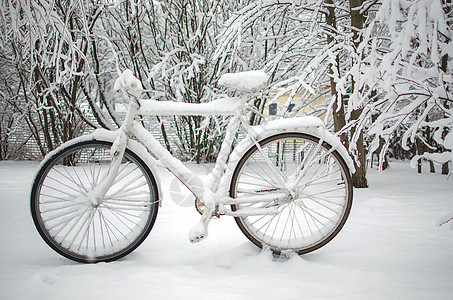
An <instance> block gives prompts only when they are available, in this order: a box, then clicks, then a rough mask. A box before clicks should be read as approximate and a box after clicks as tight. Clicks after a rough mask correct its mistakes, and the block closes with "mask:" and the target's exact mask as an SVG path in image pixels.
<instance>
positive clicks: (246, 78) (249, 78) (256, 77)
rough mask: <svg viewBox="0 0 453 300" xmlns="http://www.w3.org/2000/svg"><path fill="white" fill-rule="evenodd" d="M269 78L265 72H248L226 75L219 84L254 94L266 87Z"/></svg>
mask: <svg viewBox="0 0 453 300" xmlns="http://www.w3.org/2000/svg"><path fill="white" fill-rule="evenodd" d="M268 80H269V76H268V75H267V74H266V72H264V71H246V72H239V73H226V74H223V75H222V76H221V77H220V79H219V84H220V85H223V86H225V87H228V88H232V89H236V90H239V91H242V92H247V93H252V92H258V91H259V90H261V89H263V88H265V87H266V84H267V81H268Z"/></svg>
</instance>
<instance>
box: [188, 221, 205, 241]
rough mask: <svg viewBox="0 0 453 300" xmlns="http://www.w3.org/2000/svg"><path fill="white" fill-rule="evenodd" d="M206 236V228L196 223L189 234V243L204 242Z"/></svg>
mask: <svg viewBox="0 0 453 300" xmlns="http://www.w3.org/2000/svg"><path fill="white" fill-rule="evenodd" d="M207 236H208V233H207V231H206V228H205V227H204V225H203V223H201V222H200V223H198V224H197V225H196V226H195V227H193V228H192V229H191V230H190V232H189V241H190V242H191V243H198V242H200V241H202V240H204V239H205V238H206V237H207Z"/></svg>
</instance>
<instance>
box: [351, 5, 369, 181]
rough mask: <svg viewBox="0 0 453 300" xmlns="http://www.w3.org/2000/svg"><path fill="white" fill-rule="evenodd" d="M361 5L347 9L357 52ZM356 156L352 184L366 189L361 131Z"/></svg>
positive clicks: (355, 115)
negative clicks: (356, 160)
mask: <svg viewBox="0 0 453 300" xmlns="http://www.w3.org/2000/svg"><path fill="white" fill-rule="evenodd" d="M362 4H363V0H349V9H350V15H351V28H352V32H353V43H354V47H355V50H356V51H357V49H358V47H359V44H360V42H361V41H362V37H361V35H360V31H361V30H362V29H363V25H364V23H365V15H364V13H363V12H361V10H360V7H361V6H362ZM355 89H357V87H356V84H355V81H354V80H352V90H353V91H354V90H355ZM362 110H363V109H362V108H358V109H355V110H353V111H352V113H351V119H352V120H357V119H358V118H359V116H360V114H361V113H362ZM354 133H355V130H353V132H351V135H354ZM356 147H357V156H358V159H359V161H358V162H357V163H356V172H355V173H354V174H353V176H352V177H353V178H352V182H353V184H354V186H355V187H357V188H366V187H368V182H367V179H366V155H365V146H364V143H363V131H362V130H361V131H360V132H359V138H358V140H357V145H356Z"/></svg>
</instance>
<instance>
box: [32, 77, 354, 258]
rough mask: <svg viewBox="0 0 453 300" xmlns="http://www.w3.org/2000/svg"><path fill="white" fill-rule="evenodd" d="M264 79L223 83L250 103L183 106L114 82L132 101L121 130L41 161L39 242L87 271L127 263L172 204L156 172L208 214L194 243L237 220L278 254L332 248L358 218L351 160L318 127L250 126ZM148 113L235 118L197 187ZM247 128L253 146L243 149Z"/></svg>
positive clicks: (300, 123) (304, 123)
mask: <svg viewBox="0 0 453 300" xmlns="http://www.w3.org/2000/svg"><path fill="white" fill-rule="evenodd" d="M266 81H267V76H266V74H265V73H264V72H261V71H249V72H242V73H236V74H225V75H223V76H222V77H221V78H220V80H219V84H221V85H224V86H226V87H229V88H234V89H237V90H239V91H242V92H243V94H242V95H243V96H241V97H234V98H229V97H227V98H223V99H219V100H215V101H213V102H210V103H203V104H189V103H176V102H166V101H156V100H144V99H140V95H141V93H142V87H141V83H140V81H139V80H138V79H136V78H135V77H134V76H133V75H132V72H131V71H129V70H126V71H125V72H124V73H123V74H122V75H121V76H120V77H119V78H118V79H117V81H116V82H115V88H116V89H121V90H123V91H125V92H127V93H128V94H129V96H130V97H129V98H130V99H129V104H128V110H127V113H126V116H125V119H124V122H123V123H122V126H121V127H120V129H118V130H116V131H107V130H97V131H95V132H94V133H92V134H89V135H86V136H82V137H79V138H76V139H74V140H71V141H69V142H67V143H65V144H63V145H61V146H60V147H59V148H57V149H56V150H55V151H53V152H51V153H50V154H49V155H48V156H47V157H46V158H45V159H44V161H43V162H42V163H41V166H40V168H39V170H38V172H37V174H36V176H35V179H34V182H33V186H32V192H31V214H32V217H33V221H34V223H35V225H36V228H37V229H38V232H39V234H40V235H41V237H42V238H43V239H44V241H45V242H46V243H47V244H48V245H49V246H50V247H51V248H52V249H53V250H55V251H56V252H58V253H59V254H61V255H63V256H65V257H67V258H69V259H72V260H74V261H78V262H88V263H94V262H100V261H113V260H116V259H119V258H121V257H124V256H125V255H127V254H129V253H130V252H132V251H133V250H134V249H136V248H137V247H138V246H139V245H140V244H141V243H142V242H143V241H144V240H145V238H146V237H147V235H148V234H149V232H150V231H151V229H152V227H153V225H154V222H155V220H156V215H157V211H158V207H159V206H160V204H161V197H162V191H161V188H160V183H159V178H158V176H157V175H158V174H157V171H156V166H157V165H164V166H165V167H166V168H167V169H168V170H169V171H170V172H171V173H173V174H174V175H175V177H176V178H178V179H179V180H180V181H181V182H182V183H183V184H184V185H185V186H186V187H187V188H188V189H189V190H190V191H191V192H192V193H193V194H194V196H195V197H196V200H195V202H196V203H195V206H196V207H197V210H198V211H199V212H200V213H201V215H202V216H201V220H200V222H199V223H198V224H197V225H196V226H195V227H193V228H192V229H191V230H190V232H189V239H190V241H191V242H197V241H200V240H202V239H203V238H205V237H206V236H207V229H208V224H209V222H210V220H211V218H213V217H220V216H223V215H227V216H233V217H234V218H235V220H236V223H237V225H238V226H239V228H240V229H241V231H242V232H243V233H244V234H245V235H246V237H247V238H248V239H249V240H250V241H251V242H253V243H254V244H255V245H257V246H258V247H266V248H268V249H270V250H272V252H273V253H275V254H281V253H286V252H295V253H298V254H304V253H308V252H310V251H313V250H316V249H318V248H320V247H322V246H324V245H325V244H327V243H328V242H329V241H330V240H332V239H333V238H334V237H335V235H337V233H338V232H339V231H340V230H341V228H342V227H343V225H344V223H345V221H346V219H347V217H348V215H349V212H350V210H351V205H352V193H353V189H352V183H351V175H350V170H352V168H353V164H352V161H351V159H350V158H349V156H348V153H347V151H346V149H345V148H344V147H343V146H342V145H341V143H340V142H339V140H338V138H337V137H335V136H334V135H332V134H330V133H329V132H328V131H326V130H325V129H324V126H323V123H322V122H321V120H319V119H318V118H315V117H297V118H291V119H279V120H275V121H269V122H266V123H265V124H263V125H259V126H250V125H248V122H247V121H246V118H245V115H244V113H245V111H246V106H247V105H246V103H247V95H248V92H255V91H258V90H260V89H261V88H262V87H263V85H265V84H266ZM139 115H161V116H163V115H204V116H207V115H224V116H230V117H229V121H228V122H229V123H228V126H227V130H226V134H225V138H224V141H223V143H222V146H221V148H220V150H219V154H218V157H217V161H216V163H215V165H214V167H213V168H212V170H211V172H210V174H209V176H208V177H207V179H206V180H203V181H202V180H199V179H198V177H197V176H196V175H195V174H193V173H192V172H191V171H190V170H189V169H188V168H187V167H186V166H185V165H184V164H183V163H182V162H181V161H180V160H178V159H177V158H175V157H173V156H172V155H171V153H169V152H168V151H167V150H166V149H165V148H164V147H162V145H161V144H160V143H159V142H158V141H157V140H156V139H155V138H154V137H153V135H152V134H151V133H150V132H149V131H147V130H146V129H145V128H144V127H143V126H142V124H141V122H139V121H137V120H135V118H136V116H139ZM241 128H242V130H243V131H244V132H245V133H246V136H245V138H243V139H241V140H240V141H237V132H238V130H240V129H241ZM131 137H134V138H131Z"/></svg>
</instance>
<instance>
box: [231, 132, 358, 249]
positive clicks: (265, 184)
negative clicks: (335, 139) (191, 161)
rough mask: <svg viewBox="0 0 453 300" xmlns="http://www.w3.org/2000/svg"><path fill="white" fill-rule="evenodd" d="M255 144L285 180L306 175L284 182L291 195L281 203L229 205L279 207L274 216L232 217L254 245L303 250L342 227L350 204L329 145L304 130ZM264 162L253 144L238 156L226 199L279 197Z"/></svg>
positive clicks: (341, 167) (343, 169)
mask: <svg viewBox="0 0 453 300" xmlns="http://www.w3.org/2000/svg"><path fill="white" fill-rule="evenodd" d="M259 144H260V145H261V148H262V149H263V151H264V153H265V154H266V155H267V156H268V158H269V160H270V161H271V162H272V164H273V165H274V166H275V167H276V169H277V170H278V172H279V173H280V175H281V176H283V177H282V178H284V180H285V182H288V183H289V182H291V180H292V181H293V182H296V180H295V178H296V175H297V173H298V172H306V173H305V175H304V176H303V177H302V180H301V181H300V183H299V184H292V185H287V186H286V188H288V186H292V191H293V192H292V194H293V195H292V197H287V198H286V199H285V200H284V201H282V200H281V199H280V200H274V201H273V202H270V203H269V202H268V203H254V204H250V203H249V204H235V205H231V209H232V211H238V210H239V209H241V208H247V209H249V208H263V207H271V206H274V207H277V208H278V214H276V215H261V216H244V217H242V216H241V217H235V220H236V223H237V225H238V226H239V228H240V229H241V231H242V232H243V233H244V235H245V236H246V237H247V238H248V239H249V240H250V241H252V242H253V243H254V244H255V245H257V246H258V247H261V248H263V247H269V248H270V249H271V250H272V252H273V253H274V254H281V253H282V252H283V253H285V252H295V253H297V254H305V253H308V252H311V251H314V250H316V249H319V248H320V247H322V246H324V245H325V244H327V243H328V242H329V241H331V240H332V239H333V238H334V237H335V236H336V235H337V234H338V232H339V231H340V230H341V228H342V227H343V225H344V224H345V222H346V219H347V218H348V215H349V212H350V210H351V206H352V194H353V188H352V181H351V174H350V172H349V169H348V167H347V165H346V163H345V161H344V160H343V158H342V157H341V156H340V154H339V153H338V152H337V151H331V150H330V149H331V146H330V145H329V144H327V143H326V142H324V143H323V144H322V146H321V147H319V148H317V147H318V144H319V139H318V138H317V137H314V136H311V135H308V134H303V133H281V134H276V135H273V136H271V137H269V138H266V139H264V140H262V141H261V142H260V143H259ZM314 158H316V159H314ZM265 160H266V159H265V158H264V157H263V155H262V154H261V152H260V151H259V150H258V148H257V146H255V145H254V146H252V147H251V148H250V149H249V150H248V151H247V152H246V153H245V154H244V155H243V157H242V158H241V159H240V161H239V163H238V165H237V166H236V169H235V171H234V173H233V177H232V181H231V185H230V197H232V198H236V197H238V196H246V195H252V194H253V195H259V194H261V195H265V194H266V195H269V194H270V193H276V195H277V194H280V195H282V192H284V188H282V186H281V185H280V184H279V183H278V181H277V180H276V179H275V176H274V174H273V173H272V172H271V171H270V168H269V166H268V164H267V163H266V162H265ZM301 174H302V173H301ZM286 194H287V195H288V193H286ZM280 198H281V197H280Z"/></svg>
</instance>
